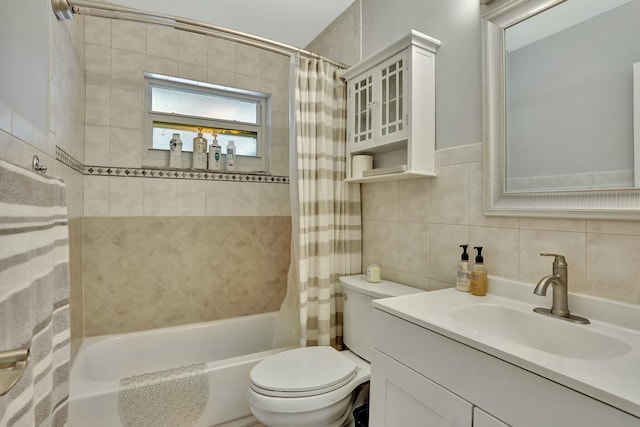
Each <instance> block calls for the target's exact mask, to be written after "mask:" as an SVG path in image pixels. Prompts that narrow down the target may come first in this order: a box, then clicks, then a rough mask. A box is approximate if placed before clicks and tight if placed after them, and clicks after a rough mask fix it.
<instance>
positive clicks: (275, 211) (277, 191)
mask: <svg viewBox="0 0 640 427" xmlns="http://www.w3.org/2000/svg"><path fill="white" fill-rule="evenodd" d="M257 185H258V184H257ZM259 185H261V187H260V190H259V195H258V203H259V205H258V210H259V212H260V215H263V216H281V215H285V216H286V215H290V214H291V211H290V207H289V186H288V185H276V184H259Z"/></svg>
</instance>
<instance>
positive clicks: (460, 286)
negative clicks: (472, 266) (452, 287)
mask: <svg viewBox="0 0 640 427" xmlns="http://www.w3.org/2000/svg"><path fill="white" fill-rule="evenodd" d="M468 246H469V245H460V247H461V248H462V255H460V261H459V262H458V275H457V277H456V289H457V290H459V291H460V292H469V290H470V288H469V286H470V278H471V272H470V271H469V254H468V253H467V247H468Z"/></svg>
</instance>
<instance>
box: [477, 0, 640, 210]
mask: <svg viewBox="0 0 640 427" xmlns="http://www.w3.org/2000/svg"><path fill="white" fill-rule="evenodd" d="M638 16H640V0H515V1H510V2H506V3H503V4H502V5H499V6H497V7H496V8H495V9H493V10H491V11H489V12H488V13H487V14H486V15H485V16H484V17H483V22H482V29H483V55H484V62H483V80H484V85H485V86H484V87H485V93H484V120H485V158H484V166H485V171H484V172H485V173H484V176H485V193H484V199H485V200H484V203H485V206H484V207H485V214H487V215H515V216H553V217H582V218H620V219H640V189H636V188H638V187H640V185H639V181H640V173H634V170H635V169H636V167H637V166H638V165H640V161H637V160H636V159H635V157H634V156H636V157H638V158H640V147H639V148H637V149H634V145H635V144H634V142H635V143H637V144H640V119H639V117H640V64H638V65H635V66H634V64H636V63H640V41H638V40H640V37H639V36H640V29H639V28H640V26H638V25H637V23H636V22H637V20H638V18H637V17H638ZM634 70H636V71H635V80H636V84H635V85H634ZM634 90H635V96H634ZM634 98H635V99H634ZM634 102H635V103H636V107H635V108H634ZM634 119H635V122H636V123H637V124H636V125H635V126H634ZM634 132H635V137H634Z"/></svg>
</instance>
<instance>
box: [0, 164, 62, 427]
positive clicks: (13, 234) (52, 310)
mask: <svg viewBox="0 0 640 427" xmlns="http://www.w3.org/2000/svg"><path fill="white" fill-rule="evenodd" d="M68 265H69V241H68V224H67V208H66V200H65V187H64V183H63V182H62V181H60V180H59V179H56V178H51V177H46V176H43V175H39V174H35V173H33V172H31V171H28V170H25V169H22V168H20V167H17V166H14V165H12V164H10V163H6V162H4V161H1V160H0V351H7V350H14V349H18V348H23V347H26V346H29V347H30V349H31V358H30V360H29V363H28V365H27V367H26V369H25V371H24V374H23V376H22V378H21V379H20V380H19V381H18V382H17V383H16V385H15V386H14V387H13V388H12V389H11V390H10V391H9V392H8V393H7V394H5V395H4V396H1V397H0V426H2V427H5V426H7V427H11V426H28V427H40V426H46V427H53V426H55V427H57V426H64V425H66V423H67V401H68V397H69V351H70V335H69V269H68Z"/></svg>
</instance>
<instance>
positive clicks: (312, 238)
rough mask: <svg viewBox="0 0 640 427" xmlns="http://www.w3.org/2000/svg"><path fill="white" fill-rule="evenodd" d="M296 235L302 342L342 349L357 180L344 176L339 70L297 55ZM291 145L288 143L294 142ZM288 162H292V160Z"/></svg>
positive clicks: (355, 234)
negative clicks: (344, 294) (344, 292)
mask: <svg viewBox="0 0 640 427" xmlns="http://www.w3.org/2000/svg"><path fill="white" fill-rule="evenodd" d="M294 79H295V80H294V81H295V110H294V111H295V145H294V146H293V147H295V150H292V151H294V152H293V153H292V156H294V159H295V168H292V169H291V171H290V173H291V176H292V181H291V187H292V189H291V190H292V199H291V206H292V225H293V235H294V237H297V239H295V240H297V241H294V242H293V243H294V244H293V247H294V250H293V251H292V255H293V257H292V268H291V271H292V272H294V274H292V275H291V276H292V277H293V278H294V279H295V280H294V281H295V282H296V285H297V288H298V296H299V314H300V345H301V346H312V345H331V346H333V347H335V348H337V349H342V287H341V286H340V282H339V280H338V278H339V277H340V276H343V275H349V274H356V273H359V272H360V270H361V258H362V254H361V251H362V248H361V246H362V245H361V240H362V227H361V218H360V187H359V185H358V184H347V183H345V182H344V179H345V177H346V170H345V168H346V151H347V142H346V85H345V83H344V81H342V79H341V78H340V70H339V69H338V68H337V67H335V66H333V65H330V64H328V63H326V62H324V61H322V60H320V59H308V58H301V57H296V67H295V77H294ZM293 147H292V148H293ZM292 163H293V162H292Z"/></svg>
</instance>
